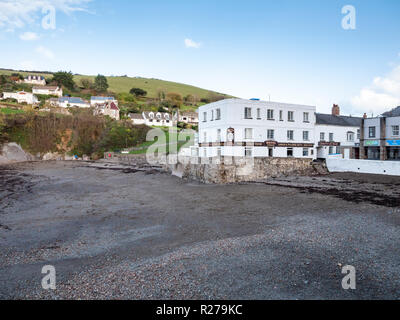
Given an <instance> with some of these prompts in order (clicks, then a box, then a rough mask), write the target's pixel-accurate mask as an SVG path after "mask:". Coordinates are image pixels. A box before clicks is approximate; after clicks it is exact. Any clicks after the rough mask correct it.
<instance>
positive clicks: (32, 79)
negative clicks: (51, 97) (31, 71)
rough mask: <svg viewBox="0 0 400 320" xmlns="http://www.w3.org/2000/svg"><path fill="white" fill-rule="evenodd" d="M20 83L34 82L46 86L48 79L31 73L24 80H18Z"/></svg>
mask: <svg viewBox="0 0 400 320" xmlns="http://www.w3.org/2000/svg"><path fill="white" fill-rule="evenodd" d="M17 82H18V83H27V84H34V85H38V86H45V85H46V79H45V78H44V77H43V76H37V75H29V76H27V77H25V78H24V80H18V81H17Z"/></svg>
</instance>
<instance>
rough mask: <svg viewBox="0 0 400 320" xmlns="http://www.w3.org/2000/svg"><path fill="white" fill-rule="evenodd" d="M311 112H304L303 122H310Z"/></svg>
mask: <svg viewBox="0 0 400 320" xmlns="http://www.w3.org/2000/svg"><path fill="white" fill-rule="evenodd" d="M309 115H310V114H309V113H308V112H304V113H303V122H307V123H308V122H310V117H309Z"/></svg>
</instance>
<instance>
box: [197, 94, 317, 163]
mask: <svg viewBox="0 0 400 320" xmlns="http://www.w3.org/2000/svg"><path fill="white" fill-rule="evenodd" d="M315 112H316V107H314V106H307V105H299V104H288V103H278V102H267V101H256V100H244V99H226V100H221V101H218V102H215V103H211V104H207V105H204V106H201V107H200V108H199V109H198V114H199V143H198V148H197V150H194V152H193V153H195V154H198V155H199V156H200V157H218V156H228V157H232V156H233V157H280V158H306V159H315V158H316V152H315V151H316V150H315V143H314V141H315V139H314V133H315Z"/></svg>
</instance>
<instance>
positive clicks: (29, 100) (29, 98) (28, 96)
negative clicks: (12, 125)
mask: <svg viewBox="0 0 400 320" xmlns="http://www.w3.org/2000/svg"><path fill="white" fill-rule="evenodd" d="M2 99H15V100H17V101H18V103H26V104H32V105H34V104H37V103H39V100H38V98H37V97H36V96H35V95H34V94H33V93H30V92H25V91H18V92H4V93H3V98H2Z"/></svg>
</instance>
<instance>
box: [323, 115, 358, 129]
mask: <svg viewBox="0 0 400 320" xmlns="http://www.w3.org/2000/svg"><path fill="white" fill-rule="evenodd" d="M316 116H317V124H323V125H329V126H341V127H361V121H362V118H360V117H348V116H334V115H332V114H323V113H316Z"/></svg>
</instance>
